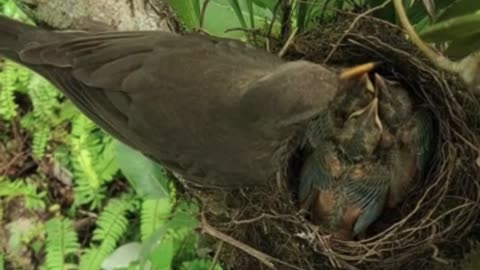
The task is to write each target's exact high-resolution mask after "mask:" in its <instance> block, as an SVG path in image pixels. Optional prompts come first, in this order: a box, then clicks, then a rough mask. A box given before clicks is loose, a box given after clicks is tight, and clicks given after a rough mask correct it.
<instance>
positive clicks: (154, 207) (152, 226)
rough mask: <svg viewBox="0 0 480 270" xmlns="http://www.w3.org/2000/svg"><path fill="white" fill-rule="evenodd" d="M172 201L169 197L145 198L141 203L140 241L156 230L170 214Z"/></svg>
mask: <svg viewBox="0 0 480 270" xmlns="http://www.w3.org/2000/svg"><path fill="white" fill-rule="evenodd" d="M171 211H172V203H171V201H170V199H168V198H166V199H160V200H145V201H144V202H143V203H142V215H141V224H140V230H141V235H142V241H145V240H147V239H148V238H149V237H150V236H151V235H152V234H153V233H154V232H155V231H157V230H158V229H159V228H160V227H161V226H162V225H163V224H165V222H166V221H167V220H168V218H169V217H170V215H171Z"/></svg>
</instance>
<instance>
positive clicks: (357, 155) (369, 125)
mask: <svg viewBox="0 0 480 270" xmlns="http://www.w3.org/2000/svg"><path fill="white" fill-rule="evenodd" d="M382 133H383V124H382V122H381V121H380V118H379V116H378V99H377V98H374V99H373V100H372V101H371V102H370V104H368V105H367V106H366V107H365V108H363V109H361V110H358V111H356V112H354V113H352V114H351V115H350V117H349V118H348V119H347V121H346V122H345V124H344V127H343V129H342V130H341V131H340V133H339V134H338V135H337V136H336V138H335V141H336V143H338V145H339V147H340V150H341V151H342V152H343V153H344V154H345V156H346V157H347V159H348V160H351V161H359V160H361V159H362V158H366V157H369V156H371V155H372V154H373V152H374V151H375V149H376V148H377V146H378V143H379V142H380V139H381V137H382Z"/></svg>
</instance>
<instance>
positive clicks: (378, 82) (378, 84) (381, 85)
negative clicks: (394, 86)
mask: <svg viewBox="0 0 480 270" xmlns="http://www.w3.org/2000/svg"><path fill="white" fill-rule="evenodd" d="M375 88H376V89H378V90H379V91H384V90H386V89H387V83H386V82H385V80H384V79H383V78H382V76H380V75H378V74H375Z"/></svg>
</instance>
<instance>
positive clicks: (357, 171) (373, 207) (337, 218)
mask: <svg viewBox="0 0 480 270" xmlns="http://www.w3.org/2000/svg"><path fill="white" fill-rule="evenodd" d="M388 176H389V174H388V171H387V168H386V167H385V166H383V165H382V164H381V163H359V164H355V165H351V166H350V167H349V168H346V170H345V172H344V173H343V174H342V176H341V178H340V179H338V180H335V181H332V178H326V179H325V180H326V181H323V182H322V185H321V187H322V188H320V189H319V190H318V191H317V192H316V194H315V198H314V200H313V203H312V208H311V209H312V220H313V222H314V223H316V224H319V225H320V226H322V227H324V228H326V229H327V230H329V231H331V232H332V234H333V236H334V237H335V238H337V239H340V240H352V239H353V238H354V237H355V236H358V235H360V234H363V233H364V232H365V231H366V230H367V228H368V227H369V226H370V225H371V224H372V223H373V222H374V221H375V220H376V219H378V217H379V216H380V215H381V213H382V211H383V209H384V206H385V201H386V198H387V194H388V188H389V178H388Z"/></svg>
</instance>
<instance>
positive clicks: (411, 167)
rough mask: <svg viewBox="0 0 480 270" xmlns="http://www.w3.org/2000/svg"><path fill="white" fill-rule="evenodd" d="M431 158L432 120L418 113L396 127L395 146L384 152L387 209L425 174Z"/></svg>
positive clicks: (396, 202)
mask: <svg viewBox="0 0 480 270" xmlns="http://www.w3.org/2000/svg"><path fill="white" fill-rule="evenodd" d="M432 154H433V124H432V116H431V114H430V113H429V112H428V111H425V110H420V111H417V112H415V113H414V115H413V116H412V117H410V119H409V120H408V121H407V122H406V123H405V124H404V125H402V126H400V127H399V131H398V135H397V140H396V143H395V145H394V147H393V149H392V150H390V151H389V152H388V156H387V164H388V166H389V168H390V172H391V176H390V178H391V180H390V181H391V182H390V191H389V198H388V207H395V206H397V205H398V203H400V202H401V200H402V199H404V197H405V195H406V193H407V191H408V189H409V188H410V187H411V186H412V184H413V180H414V179H415V178H417V177H418V176H421V175H422V174H423V173H425V172H426V171H427V166H428V163H429V161H430V160H431V158H432Z"/></svg>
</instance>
